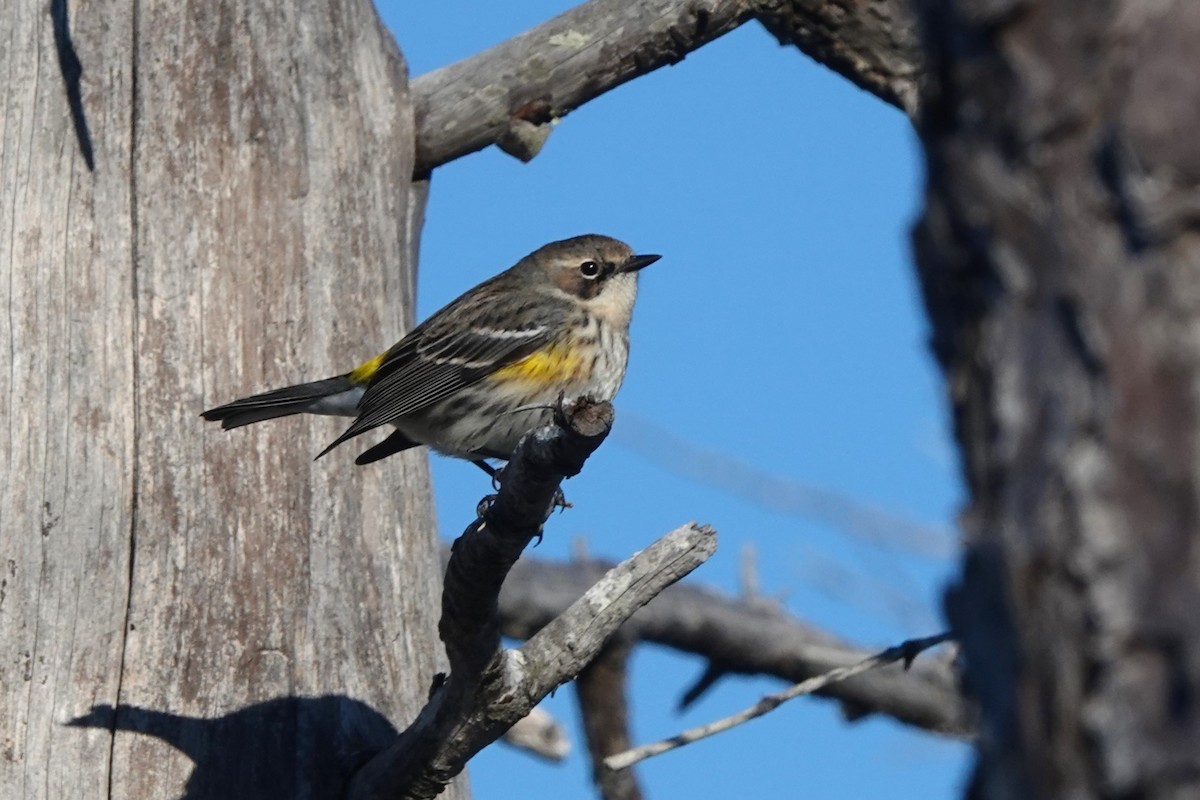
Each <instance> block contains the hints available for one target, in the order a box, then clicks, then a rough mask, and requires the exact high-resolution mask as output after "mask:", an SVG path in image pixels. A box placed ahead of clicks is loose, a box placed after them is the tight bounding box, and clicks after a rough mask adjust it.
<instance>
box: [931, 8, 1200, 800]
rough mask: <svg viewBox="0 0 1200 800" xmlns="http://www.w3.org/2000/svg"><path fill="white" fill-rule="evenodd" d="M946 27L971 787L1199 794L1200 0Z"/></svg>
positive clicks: (1070, 793)
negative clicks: (974, 728) (971, 702)
mask: <svg viewBox="0 0 1200 800" xmlns="http://www.w3.org/2000/svg"><path fill="white" fill-rule="evenodd" d="M924 23H925V28H926V31H925V32H926V36H927V46H928V53H927V55H928V57H929V59H930V72H931V74H932V85H931V91H930V92H929V94H928V96H927V97H926V98H925V100H924V104H923V117H922V120H921V123H920V127H921V134H922V137H923V139H924V143H925V148H926V152H927V155H928V160H929V195H928V204H927V208H926V211H925V215H924V219H923V221H922V222H921V224H920V227H919V230H918V235H917V244H918V254H919V260H920V269H921V278H922V282H923V286H924V292H925V298H926V302H927V305H928V308H929V312H930V314H931V317H932V321H933V343H934V349H935V351H936V353H937V356H938V358H939V360H940V361H941V364H942V366H943V368H944V369H945V372H946V376H947V382H948V385H949V388H950V393H951V396H952V398H953V403H954V412H955V424H956V429H957V436H958V439H959V441H960V443H961V445H962V448H963V453H964V459H965V469H966V476H967V480H968V483H969V486H970V492H971V499H970V504H969V507H968V510H967V513H966V514H965V525H966V529H967V530H966V533H967V536H968V541H967V552H966V559H965V566H964V573H963V578H962V582H961V584H960V585H959V586H958V587H957V588H956V589H955V590H954V591H952V593H951V594H950V596H949V599H948V610H949V613H950V616H951V619H952V622H953V625H954V628H955V630H956V634H957V636H958V638H959V639H960V641H961V643H962V645H963V648H964V652H965V656H966V663H967V674H968V679H969V682H970V684H971V688H972V689H973V690H974V691H975V692H976V693H977V694H978V696H979V698H980V701H981V704H982V710H983V717H984V719H983V730H982V736H981V749H980V757H979V763H978V768H977V770H976V775H975V780H974V783H973V795H974V796H977V797H986V798H1017V797H1020V798H1027V797H1071V798H1093V797H1094V798H1134V797H1136V798H1143V800H1151V799H1156V798H1184V797H1197V796H1200V701H1198V698H1200V616H1198V615H1197V609H1198V608H1200V567H1198V563H1200V560H1198V558H1200V555H1198V554H1200V549H1198V547H1197V545H1198V543H1200V502H1198V500H1197V498H1198V490H1200V393H1198V392H1197V390H1196V387H1197V385H1198V379H1200V338H1198V336H1197V331H1198V330H1200V238H1198V237H1197V230H1198V227H1197V223H1198V222H1200V138H1198V137H1197V135H1196V131H1197V130H1200V75H1198V73H1197V72H1196V70H1195V69H1194V68H1193V67H1194V65H1195V63H1196V55H1195V52H1196V51H1195V43H1196V41H1198V40H1200V4H1196V3H1194V2H1191V1H1190V0H1173V1H1172V0H1168V1H1167V2H1161V3H1144V2H1137V0H1105V1H1104V2H1097V3H1090V4H1080V3H1075V2H1068V1H1067V0H1040V1H1039V2H1032V0H1002V1H1001V2H996V1H995V0H935V1H932V2H929V3H927V4H926V6H925V16H924Z"/></svg>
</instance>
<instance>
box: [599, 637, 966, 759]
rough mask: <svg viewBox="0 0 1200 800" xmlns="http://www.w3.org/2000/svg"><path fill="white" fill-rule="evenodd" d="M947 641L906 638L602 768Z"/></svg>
mask: <svg viewBox="0 0 1200 800" xmlns="http://www.w3.org/2000/svg"><path fill="white" fill-rule="evenodd" d="M949 640H950V634H948V633H942V634H939V635H937V636H929V637H927V638H924V639H909V640H908V641H906V642H903V643H901V644H899V645H897V646H896V647H889V648H888V649H887V650H884V651H883V652H882V653H879V654H878V655H875V656H871V657H870V658H867V659H864V660H862V661H860V662H859V663H857V664H854V665H852V666H849V667H840V668H838V669H834V670H830V671H829V672H826V673H825V674H823V675H817V676H816V677H813V678H809V679H808V680H806V681H801V682H800V683H798V684H796V685H794V686H792V687H791V688H789V689H787V690H785V691H782V692H779V693H778V694H772V695H767V696H766V697H764V698H763V699H762V700H759V701H758V702H757V703H755V704H754V705H753V706H751V707H750V708H747V709H745V710H744V711H741V712H739V713H737V714H734V715H732V716H729V717H725V718H724V719H719V720H717V721H716V722H710V723H708V724H707V725H701V726H700V727H698V728H692V729H691V730H687V731H684V732H683V733H681V734H679V735H677V736H673V737H671V738H670V739H663V740H662V741H660V742H654V743H653V744H648V745H642V746H641V747H635V748H633V749H632V750H627V751H625V752H624V753H618V754H617V755H614V756H610V757H608V758H606V759H604V766H605V767H607V768H608V769H611V770H624V769H628V768H629V767H631V766H633V765H634V764H636V763H638V762H639V761H644V760H646V759H647V758H650V757H651V756H656V755H659V754H661V753H666V752H668V751H670V750H675V749H676V748H679V747H682V746H684V745H685V744H691V743H692V742H698V741H700V740H701V739H707V738H708V737H709V736H714V735H716V734H718V733H721V732H723V731H727V730H729V729H730V728H734V727H737V726H738V725H741V724H742V723H744V722H749V721H750V720H752V719H755V718H757V717H761V716H762V715H764V714H766V713H768V712H770V711H773V710H774V709H776V708H778V707H779V706H781V705H783V704H784V703H785V702H787V701H788V700H791V699H793V698H796V697H800V696H802V695H806V694H812V693H813V692H815V691H817V690H819V689H823V688H825V687H826V686H829V685H831V684H835V683H838V682H839V681H844V680H846V679H847V678H852V677H854V676H855V675H860V674H862V673H865V672H869V671H870V670H873V669H877V668H879V667H882V666H884V665H886V664H892V663H895V662H896V661H903V662H904V663H905V667H906V668H907V667H908V666H909V665H910V664H912V661H913V659H914V658H916V657H917V656H918V655H920V654H921V652H922V651H924V650H927V649H929V648H930V647H934V646H936V645H939V644H942V643H944V642H947V641H949Z"/></svg>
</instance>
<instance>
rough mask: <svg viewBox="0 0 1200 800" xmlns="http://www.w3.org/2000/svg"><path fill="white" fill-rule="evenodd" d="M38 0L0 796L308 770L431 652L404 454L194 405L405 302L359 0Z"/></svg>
mask: <svg viewBox="0 0 1200 800" xmlns="http://www.w3.org/2000/svg"><path fill="white" fill-rule="evenodd" d="M54 5H55V7H56V9H57V11H56V13H58V14H59V15H60V19H61V14H62V12H63V11H64V10H65V7H64V6H63V4H62V3H61V0H55V3H54ZM70 11H71V13H72V16H71V18H70V23H69V27H68V26H60V31H59V36H58V37H57V46H58V51H56V37H55V35H54V31H53V25H52V21H51V15H50V13H48V12H47V5H46V3H45V2H44V0H36V1H35V0H18V2H16V3H15V4H11V5H10V7H9V8H8V9H7V10H6V12H5V20H6V25H5V27H6V29H7V30H8V31H9V35H8V36H7V37H6V38H7V44H6V45H5V46H4V47H0V73H3V74H4V75H5V77H6V79H5V81H4V82H3V85H2V87H0V147H2V151H0V152H2V159H0V209H2V210H3V213H0V264H2V265H3V267H2V268H3V271H4V275H3V278H2V279H0V309H2V310H0V352H2V353H4V354H5V355H6V356H7V359H8V367H7V369H3V370H0V419H3V420H4V423H5V424H6V426H7V429H8V431H7V434H8V435H7V436H5V437H3V439H2V440H0V454H2V455H0V495H2V497H0V573H2V574H0V797H13V798H18V797H19V798H43V797H44V798H64V797H120V798H134V797H136V798H167V797H172V798H173V797H179V796H180V795H181V794H182V795H186V796H187V797H195V798H201V797H203V798H294V797H332V796H336V795H337V794H338V793H339V792H340V787H341V786H342V785H343V784H344V782H345V780H346V779H347V777H348V776H349V774H350V773H351V771H352V770H353V769H354V768H355V767H357V766H358V765H359V764H361V762H362V761H363V760H365V756H367V755H369V754H370V753H371V752H372V751H373V750H375V749H378V748H380V747H382V746H384V745H386V743H387V742H389V741H390V740H391V739H392V738H393V737H394V735H395V728H396V727H402V726H404V725H406V724H408V722H409V721H410V719H411V715H412V714H414V713H415V712H416V711H417V710H419V708H420V707H421V706H422V705H423V702H424V699H425V695H426V692H427V691H428V688H429V685H430V681H431V680H432V678H433V676H434V674H435V672H436V671H437V668H438V663H437V662H438V659H439V657H440V656H435V653H439V652H440V649H439V648H436V645H437V638H436V622H437V614H438V611H439V604H438V600H437V598H438V578H439V575H440V570H439V569H438V565H437V551H436V543H435V535H434V528H433V524H432V519H431V513H430V505H429V479H428V474H427V469H426V464H425V457H424V455H423V454H421V453H420V452H418V453H416V454H411V455H410V454H406V455H405V456H403V457H398V458H393V459H390V460H389V461H388V462H385V463H384V464H382V465H379V466H378V467H373V468H368V469H357V468H355V467H354V466H353V457H354V454H353V453H352V452H350V451H349V450H350V449H349V448H343V449H342V450H339V451H335V452H334V453H333V454H332V455H330V456H329V457H327V458H325V459H322V460H321V461H319V462H316V463H313V461H312V457H313V454H315V453H316V452H318V451H319V450H320V448H321V446H322V445H323V444H324V443H325V442H326V441H327V440H328V439H329V438H330V437H331V436H333V435H335V434H336V433H337V432H338V431H339V430H340V427H339V425H338V423H335V422H332V421H324V420H314V419H312V418H304V419H302V418H293V419H288V420H280V421H275V422H271V423H265V424H262V425H257V426H253V427H251V428H248V429H245V430H239V431H235V432H232V433H223V432H221V431H220V430H218V429H217V428H216V427H215V426H208V425H205V424H203V423H202V422H201V421H200V419H199V417H198V414H199V412H200V411H201V410H202V409H204V408H206V407H209V406H212V405H214V404H217V403H219V402H223V401H226V400H229V399H232V398H234V397H237V396H240V395H243V394H247V393H250V392H252V391H255V390H260V389H264V388H269V387H272V386H277V385H282V384H286V383H293V382H296V381H299V380H305V379H313V378H318V377H324V376H326V375H332V374H336V373H338V372H341V371H343V370H345V369H347V368H349V367H350V366H352V365H353V364H354V363H356V359H363V358H366V357H369V356H371V355H374V354H375V353H376V352H378V351H379V350H380V349H381V348H382V347H384V346H386V345H387V344H389V343H391V342H392V341H394V340H395V339H397V338H398V337H399V336H400V335H401V334H402V333H403V332H404V330H405V329H406V327H407V326H409V325H410V324H411V322H412V316H411V315H412V310H413V304H412V277H413V276H412V268H413V266H414V260H413V258H414V254H415V249H416V240H417V235H418V229H419V225H420V214H421V211H422V207H423V202H424V186H423V185H421V184H418V185H415V186H414V184H413V183H412V182H411V176H412V174H413V163H414V162H413V141H414V139H413V114H412V108H411V103H410V100H409V96H408V91H407V77H406V69H405V65H404V62H403V59H402V57H401V55H400V53H399V52H398V51H397V49H396V47H395V44H394V43H393V42H392V40H391V38H390V36H389V35H388V34H387V33H386V32H385V31H384V30H383V28H382V26H381V25H380V23H379V21H378V19H377V18H376V14H375V11H374V8H373V7H372V5H371V4H370V3H369V2H366V0H332V1H331V2H324V3H306V2H302V3H299V4H293V3H282V2H268V3H251V4H245V3H233V2H211V1H210V0H205V1H204V2H200V1H199V0H192V2H182V3H159V2H138V3H134V4H127V3H113V2H107V0H99V2H95V3H90V4H87V5H86V6H80V7H79V8H74V7H72V8H71V9H70ZM64 33H66V34H68V38H69V41H68V44H70V43H73V48H74V51H75V52H76V53H77V54H78V59H79V62H80V63H81V64H82V67H83V75H82V82H81V93H82V100H83V102H82V111H83V113H84V115H85V117H86V125H84V126H82V127H83V130H84V133H77V131H78V130H79V128H80V126H79V124H78V120H73V119H72V117H71V113H70V102H69V96H70V95H69V88H68V87H65V86H64V69H63V68H62V67H61V66H60V63H62V64H66V63H68V62H69V59H66V60H65V61H60V58H59V53H60V52H61V51H62V48H63V44H64V36H63V34H64ZM85 136H86V137H89V138H90V145H91V147H92V149H93V150H94V156H95V172H89V171H88V169H87V167H86V166H85V162H84V158H83V156H82V155H81V153H82V152H83V149H82V148H81V140H82V138H83V137H85ZM484 488H486V487H484ZM452 796H454V795H452Z"/></svg>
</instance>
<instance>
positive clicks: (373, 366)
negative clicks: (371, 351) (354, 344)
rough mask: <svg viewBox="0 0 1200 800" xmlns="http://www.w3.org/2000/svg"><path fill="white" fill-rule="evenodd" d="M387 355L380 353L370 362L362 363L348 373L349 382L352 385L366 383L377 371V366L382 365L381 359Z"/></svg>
mask: <svg viewBox="0 0 1200 800" xmlns="http://www.w3.org/2000/svg"><path fill="white" fill-rule="evenodd" d="M386 355H387V353H380V354H379V355H377V356H375V357H374V358H372V359H371V360H370V361H364V362H363V363H361V364H359V365H358V366H357V367H355V368H354V369H352V370H351V371H350V382H351V383H353V384H359V383H366V382H367V381H369V380H371V376H372V375H374V374H375V371H376V370H378V369H379V365H380V364H382V363H383V357H384V356H386Z"/></svg>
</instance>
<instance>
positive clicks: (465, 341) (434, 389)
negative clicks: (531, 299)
mask: <svg viewBox="0 0 1200 800" xmlns="http://www.w3.org/2000/svg"><path fill="white" fill-rule="evenodd" d="M494 297H495V295H491V296H486V295H485V296H484V297H482V298H480V299H478V300H476V301H475V302H470V301H464V299H462V298H460V300H459V301H456V302H455V303H454V304H452V305H451V306H449V307H447V308H446V309H444V310H443V311H441V312H438V314H436V315H434V316H433V317H431V318H429V319H428V320H426V322H425V323H424V324H422V325H421V326H419V327H418V328H416V329H414V330H413V331H412V332H411V333H410V334H409V335H408V336H406V337H404V339H402V340H401V341H400V342H399V343H397V344H396V345H395V346H394V347H392V349H391V350H389V351H388V352H387V353H385V354H384V356H383V358H382V360H381V361H380V362H379V366H378V367H377V368H376V369H375V370H374V372H373V373H372V374H371V377H370V381H369V383H368V384H367V390H366V392H365V393H364V394H363V397H362V400H361V401H359V404H358V417H357V419H355V420H354V423H353V424H352V425H351V426H350V427H349V428H347V429H346V432H345V433H343V434H342V435H341V436H339V437H338V438H337V440H336V441H334V442H333V443H332V444H330V445H329V447H327V448H326V449H325V451H324V452H323V453H322V455H324V453H327V452H329V451H330V450H332V449H333V448H334V447H337V446H338V445H339V444H341V443H342V442H344V441H346V440H347V439H350V438H352V437H354V436H357V435H359V434H360V433H364V432H366V431H368V430H371V429H372V428H375V427H378V426H380V425H384V424H386V423H388V422H392V421H394V420H396V419H399V418H400V417H402V416H405V415H406V414H411V413H413V412H415V411H420V410H421V409H423V408H426V407H428V406H430V405H432V404H433V403H436V402H437V401H439V400H442V399H444V398H446V397H449V396H450V395H452V394H454V393H455V392H458V391H460V390H462V389H464V388H465V387H467V386H470V385H471V384H473V383H475V382H476V381H478V380H480V379H482V378H484V377H485V376H487V375H489V374H491V373H492V372H494V371H496V370H497V369H499V368H501V367H503V366H505V365H508V364H512V363H514V362H516V361H520V360H521V359H522V358H525V357H526V356H529V355H531V354H532V353H535V352H536V351H537V350H539V349H540V348H542V347H543V346H545V345H546V344H547V343H548V342H549V341H550V335H549V332H550V329H551V328H550V326H549V325H548V324H544V323H541V324H540V323H537V322H535V321H534V320H532V319H531V318H529V317H528V315H527V314H526V313H523V312H518V313H517V314H515V315H514V316H513V318H510V319H508V320H506V324H505V325H503V326H499V327H497V324H496V319H497V317H496V316H495V315H494V314H492V313H489V310H490V309H489V305H490V301H491V300H492V299H493V298H494ZM451 309H454V313H453V314H450V313H447V312H450V311H451ZM319 457H320V456H318V458H319Z"/></svg>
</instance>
